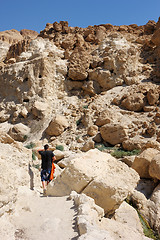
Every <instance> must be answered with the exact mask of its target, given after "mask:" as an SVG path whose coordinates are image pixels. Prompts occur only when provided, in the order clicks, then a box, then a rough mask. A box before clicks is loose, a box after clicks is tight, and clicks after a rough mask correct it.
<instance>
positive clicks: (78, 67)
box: [68, 47, 90, 80]
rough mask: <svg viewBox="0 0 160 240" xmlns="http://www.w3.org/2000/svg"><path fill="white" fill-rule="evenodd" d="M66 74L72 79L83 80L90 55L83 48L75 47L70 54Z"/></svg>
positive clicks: (87, 68)
mask: <svg viewBox="0 0 160 240" xmlns="http://www.w3.org/2000/svg"><path fill="white" fill-rule="evenodd" d="M69 60H70V64H69V71H68V76H69V77H70V78H71V79H72V80H85V79H86V78H87V77H88V70H89V65H90V56H89V53H88V52H87V51H85V50H84V49H83V48H80V47H78V48H76V49H75V50H74V51H73V53H72V54H71V56H70V58H69Z"/></svg>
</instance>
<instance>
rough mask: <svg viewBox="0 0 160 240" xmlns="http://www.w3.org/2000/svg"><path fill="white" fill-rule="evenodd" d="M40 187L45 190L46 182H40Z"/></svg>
mask: <svg viewBox="0 0 160 240" xmlns="http://www.w3.org/2000/svg"><path fill="white" fill-rule="evenodd" d="M42 187H43V189H46V182H45V181H42Z"/></svg>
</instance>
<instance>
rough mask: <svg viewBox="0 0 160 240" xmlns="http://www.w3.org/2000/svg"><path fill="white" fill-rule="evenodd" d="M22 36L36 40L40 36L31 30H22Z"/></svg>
mask: <svg viewBox="0 0 160 240" xmlns="http://www.w3.org/2000/svg"><path fill="white" fill-rule="evenodd" d="M20 34H21V35H22V36H23V37H24V38H26V39H34V38H36V37H37V36H38V32H36V31H33V30H29V29H22V30H21V31H20Z"/></svg>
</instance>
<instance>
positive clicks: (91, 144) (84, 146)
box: [81, 140, 94, 152]
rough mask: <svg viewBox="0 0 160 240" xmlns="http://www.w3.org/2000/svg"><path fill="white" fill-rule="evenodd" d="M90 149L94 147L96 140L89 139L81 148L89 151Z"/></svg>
mask: <svg viewBox="0 0 160 240" xmlns="http://www.w3.org/2000/svg"><path fill="white" fill-rule="evenodd" d="M90 149H94V141H92V140H88V141H87V142H86V143H85V144H84V145H83V147H82V148H81V150H82V152H87V151H89V150H90Z"/></svg>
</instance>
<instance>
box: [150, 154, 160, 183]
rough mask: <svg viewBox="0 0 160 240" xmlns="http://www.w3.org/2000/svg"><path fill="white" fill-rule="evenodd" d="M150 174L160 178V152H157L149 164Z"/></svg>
mask: <svg viewBox="0 0 160 240" xmlns="http://www.w3.org/2000/svg"><path fill="white" fill-rule="evenodd" d="M149 175H150V176H151V177H152V178H156V179H159V180H160V153H158V154H156V155H155V156H154V157H153V158H152V160H151V163H150V165H149Z"/></svg>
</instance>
